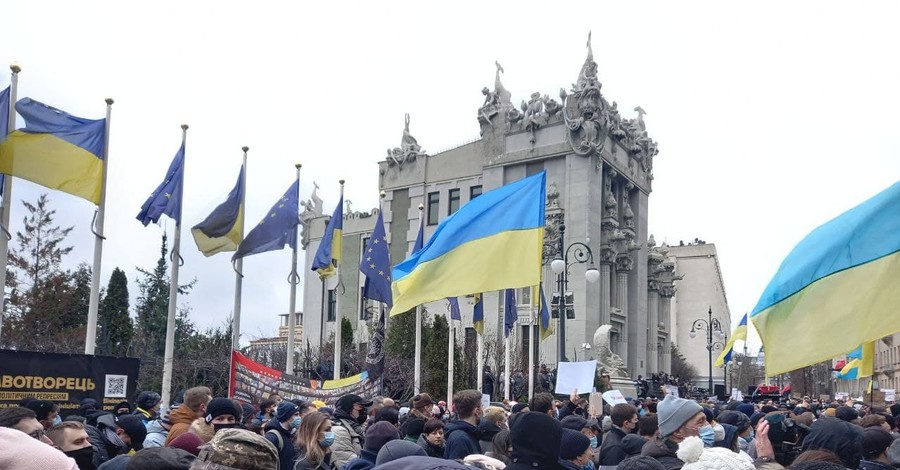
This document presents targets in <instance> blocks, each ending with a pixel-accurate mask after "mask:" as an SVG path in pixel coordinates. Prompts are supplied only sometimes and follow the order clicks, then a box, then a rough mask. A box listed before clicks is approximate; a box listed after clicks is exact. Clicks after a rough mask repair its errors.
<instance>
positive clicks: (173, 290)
mask: <svg viewBox="0 0 900 470" xmlns="http://www.w3.org/2000/svg"><path fill="white" fill-rule="evenodd" d="M187 130H188V125H187V124H182V125H181V146H182V148H183V147H184V144H185V142H186V141H187ZM185 157H186V156H185ZM183 194H184V191H182V192H181V195H179V197H182V195H183ZM178 205H179V207H180V206H181V202H179V203H178ZM170 259H171V260H172V275H171V276H170V277H169V316H168V318H167V319H166V352H165V356H164V357H163V377H162V407H161V408H160V409H166V408H167V407H168V406H169V393H170V392H171V391H172V370H173V369H174V365H175V364H174V362H175V316H176V315H175V314H176V312H177V310H178V268H179V267H180V266H181V217H180V215H179V217H178V219H176V220H175V239H174V241H173V242H172V252H171V256H170ZM92 300H93V299H92Z"/></svg>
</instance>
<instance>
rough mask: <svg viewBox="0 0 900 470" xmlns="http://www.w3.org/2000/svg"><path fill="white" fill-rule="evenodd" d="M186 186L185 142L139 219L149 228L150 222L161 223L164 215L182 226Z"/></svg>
mask: <svg viewBox="0 0 900 470" xmlns="http://www.w3.org/2000/svg"><path fill="white" fill-rule="evenodd" d="M183 186H184V142H182V143H181V147H180V148H179V149H178V152H177V153H176V154H175V158H173V159H172V163H170V164H169V170H168V171H166V177H165V178H164V179H163V182H162V183H160V184H159V186H157V187H156V190H155V191H153V192H152V193H151V194H150V197H148V198H147V200H146V201H145V202H144V205H143V206H141V211H140V212H139V213H138V215H137V219H138V220H140V221H141V223H142V224H144V227H146V226H147V224H149V223H150V222H153V223H154V224H155V223H157V222H159V218H160V217H162V215H163V214H165V215H167V216H169V217H170V218H172V220H174V221H175V223H176V224H179V225H180V224H181V194H182V187H183Z"/></svg>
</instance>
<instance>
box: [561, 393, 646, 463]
mask: <svg viewBox="0 0 900 470" xmlns="http://www.w3.org/2000/svg"><path fill="white" fill-rule="evenodd" d="M629 406H630V405H629ZM601 455H602V453H601ZM591 457H592V454H591V440H590V439H588V437H587V436H585V435H584V434H582V433H580V432H578V431H573V430H571V429H563V430H562V439H561V440H560V445H559V465H560V466H562V467H563V468H565V469H566V470H593V469H594V462H593V460H592V459H591Z"/></svg>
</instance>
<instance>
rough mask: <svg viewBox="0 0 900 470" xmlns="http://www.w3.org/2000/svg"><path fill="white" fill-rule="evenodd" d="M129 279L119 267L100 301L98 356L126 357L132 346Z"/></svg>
mask: <svg viewBox="0 0 900 470" xmlns="http://www.w3.org/2000/svg"><path fill="white" fill-rule="evenodd" d="M128 307H129V301H128V278H127V277H126V276H125V271H122V270H121V269H119V268H118V267H117V268H116V269H114V270H113V272H112V276H110V278H109V285H108V286H107V288H106V295H105V296H104V297H103V300H102V301H100V313H99V321H100V327H99V334H98V336H99V338H100V341H99V344H98V348H97V349H98V351H97V353H98V354H105V355H109V356H124V355H125V354H127V352H128V348H129V347H130V346H131V338H132V336H133V334H134V325H133V324H132V321H131V317H130V316H129V313H128Z"/></svg>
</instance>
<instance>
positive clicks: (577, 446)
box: [559, 428, 591, 460]
mask: <svg viewBox="0 0 900 470" xmlns="http://www.w3.org/2000/svg"><path fill="white" fill-rule="evenodd" d="M590 446H591V440H590V439H588V437H587V436H585V435H584V434H582V433H580V432H578V431H573V430H571V429H565V428H563V430H562V439H561V440H560V443H559V458H561V459H563V460H574V459H575V458H577V457H578V456H579V455H581V454H583V453H584V451H586V450H587V449H588V447H590Z"/></svg>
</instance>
